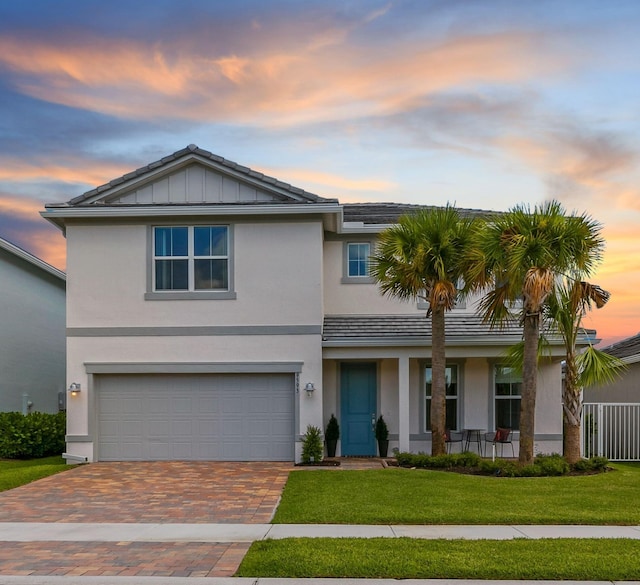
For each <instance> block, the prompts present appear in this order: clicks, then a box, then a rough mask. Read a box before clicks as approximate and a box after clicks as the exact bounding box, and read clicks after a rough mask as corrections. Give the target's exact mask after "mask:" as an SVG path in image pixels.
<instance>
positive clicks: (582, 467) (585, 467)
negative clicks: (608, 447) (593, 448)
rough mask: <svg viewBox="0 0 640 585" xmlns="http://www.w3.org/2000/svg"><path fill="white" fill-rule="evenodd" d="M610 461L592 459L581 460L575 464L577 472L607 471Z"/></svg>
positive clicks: (598, 458)
mask: <svg viewBox="0 0 640 585" xmlns="http://www.w3.org/2000/svg"><path fill="white" fill-rule="evenodd" d="M608 465H609V460H608V459H607V458H606V457H591V459H580V460H579V461H576V462H575V463H574V464H573V469H575V470H576V471H600V472H602V471H606V469H607V467H608Z"/></svg>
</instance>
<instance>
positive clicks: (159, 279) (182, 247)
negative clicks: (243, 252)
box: [153, 225, 230, 292]
mask: <svg viewBox="0 0 640 585" xmlns="http://www.w3.org/2000/svg"><path fill="white" fill-rule="evenodd" d="M229 248H230V246H229V227H228V226H224V225H215V226H166V227H165V226H156V227H154V228H153V290H154V291H158V292H162V291H178V292H179V291H185V292H193V291H209V292H212V291H222V292H225V291H229V290H230V286H229V280H230V278H229V272H230V271H229Z"/></svg>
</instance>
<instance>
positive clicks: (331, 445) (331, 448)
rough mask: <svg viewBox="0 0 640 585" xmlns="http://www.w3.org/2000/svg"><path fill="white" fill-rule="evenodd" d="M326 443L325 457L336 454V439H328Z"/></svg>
mask: <svg viewBox="0 0 640 585" xmlns="http://www.w3.org/2000/svg"><path fill="white" fill-rule="evenodd" d="M326 443H327V457H335V456H336V447H337V446H338V439H329V440H327V441H326Z"/></svg>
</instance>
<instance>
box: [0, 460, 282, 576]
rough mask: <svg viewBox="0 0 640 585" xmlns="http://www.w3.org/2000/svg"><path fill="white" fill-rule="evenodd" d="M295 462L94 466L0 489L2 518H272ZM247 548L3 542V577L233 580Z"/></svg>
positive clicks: (180, 520)
mask: <svg viewBox="0 0 640 585" xmlns="http://www.w3.org/2000/svg"><path fill="white" fill-rule="evenodd" d="M292 469H293V464H292V463H263V462H251V463H235V462H234V463H224V462H187V461H171V462H144V463H137V462H135V463H130V462H127V463H121V462H119V463H92V464H90V465H83V466H77V467H73V468H71V469H69V470H67V471H63V472H62V473H59V474H57V475H54V476H50V477H47V478H45V479H41V480H39V481H36V482H33V483H31V484H28V485H25V486H22V487H19V488H15V489H13V490H9V491H6V492H2V493H0V522H92V523H101V522H115V523H118V522H125V523H126V522H134V523H159V524H171V523H188V524H207V523H244V524H256V523H257V524H262V523H268V522H269V521H270V520H271V517H272V515H273V512H274V511H275V508H276V506H277V503H278V501H279V499H280V495H281V493H282V488H283V487H284V484H285V483H286V481H287V476H288V474H289V472H290V471H291V470H292ZM249 546H250V544H249V543H203V542H66V541H65V542H2V543H1V544H0V575H36V576H43V575H107V576H115V575H121V576H125V575H130V576H175V577H179V576H183V577H229V576H231V575H233V574H234V573H235V571H236V570H237V568H238V566H239V565H240V562H241V561H242V559H243V557H244V555H245V554H246V552H247V550H248V549H249Z"/></svg>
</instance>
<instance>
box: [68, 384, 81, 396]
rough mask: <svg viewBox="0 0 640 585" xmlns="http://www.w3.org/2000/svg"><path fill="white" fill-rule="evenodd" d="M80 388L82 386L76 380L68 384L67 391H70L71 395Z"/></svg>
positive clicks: (76, 392)
mask: <svg viewBox="0 0 640 585" xmlns="http://www.w3.org/2000/svg"><path fill="white" fill-rule="evenodd" d="M80 390H82V388H81V386H80V384H78V383H77V382H72V383H71V386H69V392H71V396H75V395H76V394H78V392H80Z"/></svg>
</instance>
